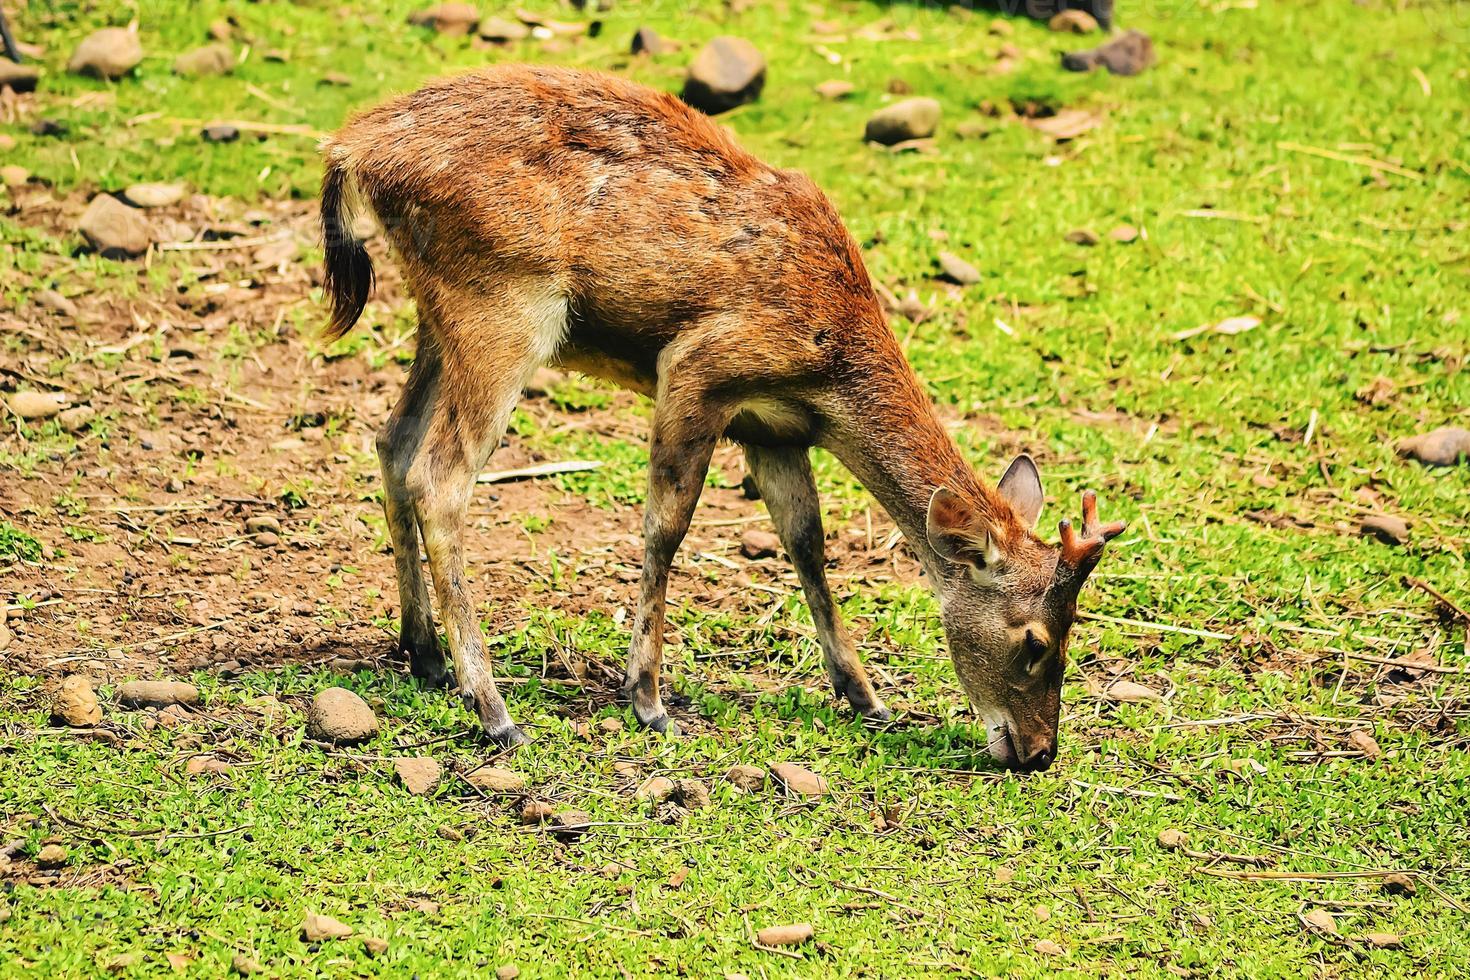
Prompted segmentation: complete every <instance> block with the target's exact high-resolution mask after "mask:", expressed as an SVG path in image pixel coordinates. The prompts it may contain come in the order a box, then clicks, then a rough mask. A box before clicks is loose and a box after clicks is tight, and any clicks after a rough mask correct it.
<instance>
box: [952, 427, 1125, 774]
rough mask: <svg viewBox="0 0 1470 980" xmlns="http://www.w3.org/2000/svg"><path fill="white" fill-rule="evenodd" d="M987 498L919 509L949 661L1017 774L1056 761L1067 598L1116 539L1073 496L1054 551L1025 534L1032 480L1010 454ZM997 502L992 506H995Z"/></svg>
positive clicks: (1036, 493) (1032, 507) (1069, 611)
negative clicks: (933, 562)
mask: <svg viewBox="0 0 1470 980" xmlns="http://www.w3.org/2000/svg"><path fill="white" fill-rule="evenodd" d="M998 490H999V494H998V496H999V497H1000V498H1001V500H1000V501H999V502H997V501H996V500H994V499H990V498H988V497H987V498H986V499H967V498H966V497H962V496H961V495H959V494H957V493H955V492H954V491H952V490H950V489H949V488H947V487H940V488H939V489H938V490H936V491H935V492H934V496H933V498H932V499H931V500H930V502H929V512H928V518H927V532H928V539H929V545H930V547H931V548H933V549H934V551H935V553H936V554H938V555H939V557H940V558H941V559H942V562H941V563H940V564H941V566H942V568H941V572H940V574H941V581H939V582H937V583H935V584H936V586H937V587H938V588H937V591H938V594H939V600H940V610H941V613H940V614H941V617H942V619H943V622H944V631H945V634H946V636H947V637H948V639H949V649H950V657H951V659H952V660H953V661H954V665H955V671H956V673H958V674H959V678H960V684H961V685H962V686H963V687H964V689H965V693H966V695H968V696H969V698H970V701H971V703H972V704H973V705H974V706H975V709H976V711H977V712H978V713H979V714H980V717H981V719H982V720H983V722H984V725H985V730H986V735H987V738H988V747H989V749H990V754H991V756H992V757H994V758H995V759H996V761H998V762H1000V763H1001V764H1002V765H1005V766H1008V767H1010V768H1013V769H1020V770H1023V771H1033V770H1042V769H1046V768H1047V767H1048V766H1050V765H1051V764H1052V762H1053V761H1055V760H1056V755H1057V724H1058V721H1059V720H1060V715H1061V696H1062V674H1063V672H1064V669H1065V666H1066V655H1067V637H1068V634H1069V633H1070V632H1071V630H1072V621H1073V619H1075V618H1076V615H1077V593H1078V591H1079V590H1080V589H1081V588H1082V584H1083V582H1085V581H1086V580H1087V576H1088V574H1089V573H1090V572H1091V571H1092V569H1093V567H1094V566H1096V565H1097V561H1098V559H1099V558H1101V557H1102V552H1103V545H1104V544H1105V543H1106V542H1107V541H1108V540H1109V539H1110V538H1113V537H1116V536H1117V535H1119V534H1121V533H1122V532H1123V530H1124V528H1125V527H1126V525H1125V524H1123V523H1121V522H1115V523H1112V524H1099V523H1098V521H1097V497H1096V495H1094V494H1093V493H1092V491H1090V490H1089V491H1087V492H1085V493H1084V494H1083V495H1082V528H1081V530H1080V531H1078V530H1076V529H1074V528H1073V527H1072V524H1071V522H1070V521H1065V520H1064V521H1062V522H1061V525H1060V527H1061V544H1060V546H1055V545H1050V544H1047V543H1046V542H1044V541H1042V540H1041V539H1040V538H1039V537H1037V536H1036V534H1035V533H1034V532H1033V531H1032V528H1033V527H1034V526H1035V524H1036V518H1037V516H1038V515H1039V514H1040V513H1041V503H1042V491H1041V475H1040V474H1039V473H1038V472H1037V470H1036V464H1035V463H1033V462H1032V461H1031V457H1029V456H1018V457H1016V459H1015V460H1014V461H1013V462H1012V463H1011V465H1010V468H1009V469H1007V470H1006V473H1005V476H1004V477H1002V478H1001V481H1000V484H999V487H998ZM997 503H999V504H1000V506H997Z"/></svg>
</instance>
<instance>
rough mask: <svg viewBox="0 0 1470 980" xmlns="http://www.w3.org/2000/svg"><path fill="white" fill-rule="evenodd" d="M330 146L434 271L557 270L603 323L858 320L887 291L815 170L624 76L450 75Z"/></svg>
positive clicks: (405, 248)
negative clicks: (775, 161) (880, 288)
mask: <svg viewBox="0 0 1470 980" xmlns="http://www.w3.org/2000/svg"><path fill="white" fill-rule="evenodd" d="M328 152H329V154H330V155H331V157H332V159H334V160H336V161H340V162H342V163H344V164H345V165H346V167H347V168H348V170H349V171H350V172H351V173H352V174H353V176H354V179H355V181H356V183H357V186H358V188H359V190H360V191H361V193H362V194H363V195H364V197H365V198H366V199H367V200H368V201H369V202H370V203H371V205H372V207H373V209H374V211H376V213H377V215H378V217H379V219H380V220H381V221H382V223H383V224H384V226H385V228H387V229H388V232H389V235H390V237H391V238H392V240H393V241H394V244H395V246H396V247H397V248H398V250H399V251H400V252H401V253H402V254H403V256H404V258H405V261H406V262H407V263H410V264H412V265H415V266H418V268H419V271H420V272H421V273H423V274H430V275H434V276H437V277H442V278H443V279H444V280H446V281H453V282H455V283H457V284H472V283H474V282H477V281H481V280H483V279H485V278H486V277H494V276H496V275H503V274H508V275H517V276H519V275H533V276H549V277H552V278H554V279H555V280H556V281H557V282H558V283H559V284H561V285H562V286H564V288H565V290H566V292H567V295H568V296H569V297H571V298H572V301H573V302H574V304H575V305H576V308H577V311H578V314H579V316H580V317H581V318H583V319H584V320H585V321H587V322H588V323H589V324H592V325H593V326H594V327H595V328H596V329H599V330H605V331H612V332H616V333H623V332H625V331H636V332H643V333H647V332H653V333H660V334H666V333H668V332H670V331H675V330H677V329H678V328H679V326H680V325H681V324H683V323H687V322H690V321H691V320H694V319H697V318H698V317H699V316H700V315H701V314H703V313H708V312H721V313H723V312H731V313H735V314H737V315H746V314H748V315H750V316H753V317H761V316H771V315H773V314H779V315H782V316H786V317H794V318H804V319H805V320H807V321H808V322H812V321H818V322H825V323H836V322H843V323H852V322H853V321H854V319H855V318H857V315H858V314H859V313H861V312H866V307H867V306H868V304H870V302H871V297H872V289H871V285H870V284H869V281H868V278H867V274H866V272H865V271H864V270H863V266H862V262H861V258H860V256H859V253H858V251H857V247H856V244H855V243H854V242H853V241H852V239H851V236H850V235H848V234H847V232H846V230H845V229H844V228H843V226H842V223H841V220H840V219H839V218H838V217H837V215H836V213H835V211H834V210H833V209H832V207H831V206H830V204H829V203H828V202H827V200H826V198H825V197H824V196H823V195H822V194H821V192H820V191H818V190H817V189H816V187H815V186H814V185H812V183H811V182H810V181H809V180H807V178H805V177H804V176H802V175H799V174H795V173H791V172H787V171H781V170H776V169H774V168H772V167H769V166H767V165H765V164H764V163H762V162H761V161H760V160H758V159H756V158H755V157H753V156H752V155H750V154H749V153H747V152H745V151H744V150H742V149H741V148H740V147H739V146H738V145H737V144H736V143H735V142H734V141H733V140H732V139H731V138H730V137H729V136H728V135H726V133H725V132H724V131H723V130H722V129H721V128H720V127H719V126H717V125H715V124H714V123H713V122H711V121H710V120H709V119H707V118H705V117H704V116H703V115H701V114H699V113H697V112H695V111H694V110H692V109H690V108H688V107H687V106H685V105H684V104H683V103H682V102H680V101H678V100H677V99H675V98H674V97H672V96H670V95H668V94H665V93H661V92H655V91H653V90H651V89H648V88H644V87H642V86H639V85H635V84H633V83H630V82H627V81H624V80H622V79H618V78H615V77H613V76H609V75H603V74H600V73H593V72H578V71H572V70H567V69H557V68H546V67H530V66H520V65H516V66H503V67H496V68H490V69H486V70H483V71H479V72H474V73H471V74H467V75H461V76H458V77H454V78H449V79H445V80H442V81H438V82H434V83H431V84H429V85H427V86H426V87H424V88H422V89H420V90H419V91H417V92H414V93H412V94H410V95H406V96H403V97H400V98H398V99H395V100H392V101H390V102H388V103H385V104H383V105H381V106H379V107H377V108H374V109H371V110H369V111H367V112H365V113H363V114H362V115H360V116H358V117H356V118H355V119H354V120H353V121H352V122H350V123H349V124H348V125H347V126H346V127H345V128H344V129H343V130H342V131H341V132H340V133H339V134H338V135H337V136H336V137H335V138H334V140H333V142H332V144H331V145H330V146H329V148H328ZM410 271H411V272H412V270H410ZM860 308H861V309H860Z"/></svg>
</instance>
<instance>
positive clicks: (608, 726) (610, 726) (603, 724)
mask: <svg viewBox="0 0 1470 980" xmlns="http://www.w3.org/2000/svg"><path fill="white" fill-rule="evenodd" d="M597 728H598V730H599V731H603V732H606V733H607V734H609V735H616V734H617V733H618V732H620V731H622V730H623V719H621V718H617V717H613V716H611V715H609V716H608V717H606V718H599V719H598V720H597Z"/></svg>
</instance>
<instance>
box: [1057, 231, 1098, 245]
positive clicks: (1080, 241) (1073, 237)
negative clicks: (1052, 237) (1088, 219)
mask: <svg viewBox="0 0 1470 980" xmlns="http://www.w3.org/2000/svg"><path fill="white" fill-rule="evenodd" d="M1064 237H1065V238H1066V240H1067V241H1069V242H1071V243H1072V244H1073V245H1081V246H1083V247H1084V248H1091V247H1092V246H1094V245H1096V244H1097V243H1098V242H1099V241H1101V239H1100V238H1098V237H1097V233H1096V232H1094V231H1092V230H1090V229H1087V228H1073V229H1072V230H1071V231H1069V232H1067V234H1066V235H1065V236H1064Z"/></svg>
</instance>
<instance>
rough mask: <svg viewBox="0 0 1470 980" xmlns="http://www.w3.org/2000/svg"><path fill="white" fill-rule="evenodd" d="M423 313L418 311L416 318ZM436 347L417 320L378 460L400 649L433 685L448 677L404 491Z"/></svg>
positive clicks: (434, 372) (432, 384)
mask: <svg viewBox="0 0 1470 980" xmlns="http://www.w3.org/2000/svg"><path fill="white" fill-rule="evenodd" d="M425 316H427V312H421V313H420V318H421V319H422V318H423V317H425ZM439 368H440V363H439V352H438V350H437V349H436V347H435V346H434V339H433V331H432V329H431V328H429V327H428V326H420V328H419V337H418V353H417V355H416V356H415V357H414V361H413V367H412V368H410V369H409V372H408V382H407V384H405V385H404V386H403V395H402V397H401V398H400V399H399V402H398V405H397V406H396V407H394V409H393V412H392V414H391V415H389V416H388V421H387V423H386V424H384V426H383V428H382V429H380V430H379V432H378V461H379V463H380V464H381V466H382V470H383V513H384V516H385V517H386V518H387V522H388V538H389V540H390V541H391V542H392V544H393V566H394V570H395V571H396V572H397V576H398V608H399V611H400V616H401V623H400V626H399V630H398V650H399V652H400V653H404V654H407V656H408V667H409V671H410V672H411V673H412V674H413V675H414V676H415V677H419V678H422V679H423V680H424V681H426V682H427V683H429V684H430V685H433V686H435V687H438V686H441V685H443V684H445V683H447V682H448V680H449V668H448V666H447V665H446V664H445V662H444V654H443V652H442V651H441V650H440V649H439V640H438V638H437V637H436V636H435V634H434V616H433V612H432V609H431V607H430V605H429V589H428V586H427V585H426V584H425V583H424V572H423V567H422V564H421V562H420V561H419V528H418V517H417V515H416V514H415V512H414V501H413V497H412V496H411V495H410V494H409V492H408V468H409V466H410V465H411V464H412V463H413V459H414V456H415V455H416V454H417V453H418V451H419V446H420V445H421V444H422V443H423V439H424V431H425V429H426V427H427V425H428V420H429V418H430V417H431V415H432V409H433V402H434V397H435V395H436V393H437V392H438V390H439Z"/></svg>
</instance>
